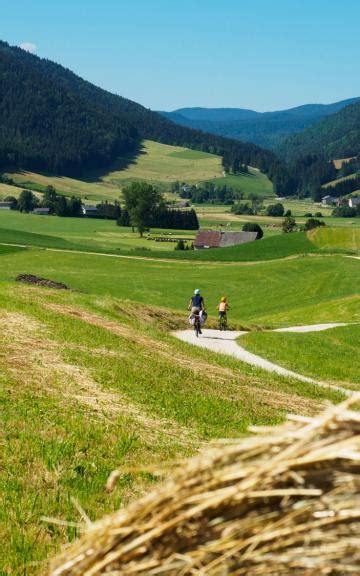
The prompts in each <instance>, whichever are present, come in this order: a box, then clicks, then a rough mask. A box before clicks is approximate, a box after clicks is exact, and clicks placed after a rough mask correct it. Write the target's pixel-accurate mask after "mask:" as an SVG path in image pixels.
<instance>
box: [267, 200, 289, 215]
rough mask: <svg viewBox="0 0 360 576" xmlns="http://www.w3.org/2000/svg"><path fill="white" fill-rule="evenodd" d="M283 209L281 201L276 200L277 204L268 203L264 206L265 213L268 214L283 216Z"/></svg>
mask: <svg viewBox="0 0 360 576" xmlns="http://www.w3.org/2000/svg"><path fill="white" fill-rule="evenodd" d="M284 211H285V210H284V206H283V204H281V202H278V203H277V204H270V205H269V206H268V207H267V208H266V214H267V215H268V216H284Z"/></svg>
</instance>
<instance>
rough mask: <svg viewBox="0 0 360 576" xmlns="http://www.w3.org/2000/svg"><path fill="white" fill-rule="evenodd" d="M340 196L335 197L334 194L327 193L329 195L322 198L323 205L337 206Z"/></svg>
mask: <svg viewBox="0 0 360 576" xmlns="http://www.w3.org/2000/svg"><path fill="white" fill-rule="evenodd" d="M338 201H339V200H338V198H334V197H333V196H330V195H327V196H323V198H322V199H321V205H322V206H335V204H337V203H338Z"/></svg>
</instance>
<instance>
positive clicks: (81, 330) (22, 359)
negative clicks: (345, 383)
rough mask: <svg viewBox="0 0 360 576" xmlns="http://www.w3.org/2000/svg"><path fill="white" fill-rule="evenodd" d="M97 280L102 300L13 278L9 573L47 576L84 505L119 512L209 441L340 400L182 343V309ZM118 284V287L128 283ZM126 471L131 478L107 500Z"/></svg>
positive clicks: (94, 287) (4, 313)
mask: <svg viewBox="0 0 360 576" xmlns="http://www.w3.org/2000/svg"><path fill="white" fill-rule="evenodd" d="M19 254H20V252H18V253H13V254H11V256H10V255H8V256H7V255H4V254H2V255H1V256H0V258H1V259H2V261H1V264H0V265H1V266H2V268H1V269H2V272H3V271H4V268H3V264H4V261H3V259H6V258H8V257H9V258H10V257H12V258H14V262H13V264H14V263H15V261H16V258H17V256H18V255H19ZM29 255H30V253H29V252H27V257H29ZM30 256H33V257H34V258H35V260H36V259H37V256H40V259H41V257H42V255H41V254H40V253H35V252H34V253H33V254H31V255H30ZM52 258H53V264H52V265H51V264H50V262H48V263H47V266H46V271H47V275H51V276H54V275H56V272H55V269H56V268H58V267H59V265H60V267H59V270H60V269H61V263H59V262H58V261H57V255H56V256H55V255H52ZM75 264H76V263H75V262H73V271H74V272H75V271H76V268H75V266H74V265H75ZM87 264H88V262H80V261H79V262H78V269H79V267H80V266H81V267H82V268H83V269H85V268H86V266H87ZM15 267H16V265H15ZM21 267H22V268H23V265H21ZM35 267H36V266H35ZM32 268H34V266H32ZM96 268H97V267H96ZM110 270H111V267H110ZM33 271H34V272H35V270H33ZM94 272H95V268H94V269H92V270H88V274H87V283H88V287H89V288H90V289H91V290H90V292H89V291H74V292H57V291H51V290H49V289H44V288H38V287H28V286H24V285H19V284H15V283H14V282H4V276H3V275H2V280H3V281H2V282H1V284H0V297H1V300H2V302H3V306H2V308H1V311H0V324H1V335H2V350H3V352H4V353H3V354H2V355H1V356H0V365H1V377H0V378H1V384H2V387H1V403H2V423H3V433H4V438H5V444H4V449H3V450H2V454H1V457H0V458H1V466H0V485H1V498H2V502H1V504H2V505H1V507H0V534H1V539H2V550H1V561H0V563H1V568H0V570H1V573H2V574H6V575H11V576H15V575H16V576H17V575H20V574H21V575H24V574H26V575H27V576H29V575H35V574H40V573H44V572H45V564H44V562H45V560H46V558H47V557H49V556H50V555H53V554H54V553H55V551H56V550H57V549H58V547H59V546H60V545H61V544H64V543H66V542H67V541H69V540H72V539H73V538H74V537H75V536H76V535H77V534H78V533H79V526H80V524H79V522H80V521H81V514H80V513H79V511H78V505H79V506H81V508H82V509H83V510H84V511H85V513H86V514H87V515H88V516H89V517H90V518H91V520H95V519H97V518H98V517H100V516H102V515H103V514H104V513H106V512H110V511H112V510H114V509H117V508H119V506H122V505H124V504H126V503H127V502H129V500H132V499H134V498H136V497H137V496H139V495H140V494H143V493H144V492H145V491H146V490H147V489H148V488H149V486H151V485H152V484H153V483H154V482H155V481H157V477H156V476H154V474H153V473H149V472H146V470H147V469H149V466H150V467H154V466H155V467H156V466H158V465H159V464H162V463H168V462H171V461H173V460H177V459H179V458H182V457H184V456H188V455H190V454H192V453H194V451H196V450H197V448H198V447H199V446H201V445H202V444H203V443H204V442H205V441H207V440H208V439H210V438H213V437H219V436H238V435H239V434H240V435H241V434H243V433H244V432H245V431H246V427H247V425H249V424H250V423H251V424H258V425H263V424H265V425H268V424H275V423H278V422H281V421H282V420H283V419H284V418H285V415H286V413H287V412H296V413H301V414H305V415H307V414H313V413H316V412H317V411H318V410H319V409H321V407H322V406H323V405H324V404H323V402H324V401H329V400H330V401H335V402H336V401H339V400H340V399H341V395H340V394H339V393H336V392H333V391H330V390H328V391H327V390H323V389H318V388H316V387H314V386H312V385H307V384H304V383H301V382H297V381H292V380H291V379H287V378H281V377H279V376H277V375H275V374H267V373H263V372H262V371H261V370H257V369H254V368H252V367H250V366H248V365H245V364H241V363H239V362H237V361H235V360H232V359H231V358H227V357H223V356H221V355H216V354H211V353H208V352H206V351H205V350H198V349H194V348H193V347H191V346H190V345H187V344H185V343H182V342H180V341H178V340H176V339H175V338H173V337H171V336H170V335H168V331H169V330H170V329H171V328H175V327H179V326H180V325H181V324H182V318H180V317H179V316H177V315H176V313H173V314H169V313H168V312H167V310H166V309H165V308H156V307H153V306H149V305H141V306H140V305H137V304H135V303H133V302H130V301H127V300H125V298H124V296H121V295H120V293H119V290H118V293H119V296H117V297H113V296H110V294H109V290H108V289H105V291H99V290H98V281H99V280H100V277H99V276H98V277H97V279H96V280H95V281H94V282H93V278H92V274H93V273H94ZM98 273H100V274H101V272H100V271H98ZM102 273H103V272H102ZM12 274H13V272H12V273H11V275H12ZM112 274H113V280H112V284H113V287H116V286H117V288H118V289H119V287H120V286H119V283H120V282H121V281H122V280H124V278H123V279H121V275H119V273H118V271H116V270H112ZM60 275H63V272H60ZM73 280H74V278H73ZM159 287H160V284H158V286H157V288H158V289H159ZM130 288H131V287H130ZM79 290H81V289H80V284H79ZM136 295H137V294H135V296H136ZM153 299H154V298H153V294H152V295H151V296H150V300H153ZM162 302H163V303H164V304H168V303H169V301H168V300H167V298H166V296H165V295H164V296H163V298H162ZM199 364H200V365H201V367H202V370H199V369H198V366H199ZM142 467H143V469H144V472H141V469H142ZM115 468H120V471H121V474H120V479H119V481H118V483H117V485H116V488H115V490H114V492H112V493H108V492H106V490H105V483H106V479H107V477H108V475H109V474H110V472H111V471H112V470H114V469H115ZM44 517H46V518H49V517H50V520H46V519H44ZM51 518H55V519H58V520H60V521H65V524H61V523H60V524H57V523H55V524H54V523H53V521H52V520H51Z"/></svg>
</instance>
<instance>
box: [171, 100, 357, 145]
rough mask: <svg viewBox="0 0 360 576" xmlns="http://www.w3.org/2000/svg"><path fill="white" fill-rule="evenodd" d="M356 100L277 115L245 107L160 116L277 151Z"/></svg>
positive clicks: (296, 109) (280, 112) (312, 106)
mask: <svg viewBox="0 0 360 576" xmlns="http://www.w3.org/2000/svg"><path fill="white" fill-rule="evenodd" d="M357 100H358V98H351V99H348V100H342V101H341V102H336V103H334V104H306V105H305V106H298V107H296V108H290V109H289V110H279V111H277V112H255V111H254V110H247V109H243V108H180V109H178V110H175V111H174V112H161V114H162V115H163V116H164V117H165V118H168V119H170V120H172V121H173V122H176V123H178V124H181V125H182V126H187V127H189V128H195V129H198V130H205V131H207V132H210V133H212V134H220V135H222V136H226V137H228V138H236V139H239V140H245V141H248V142H253V143H255V144H257V145H259V146H263V147H265V148H269V149H274V148H276V147H277V146H278V145H280V143H281V142H282V141H283V140H285V139H286V138H287V137H288V136H289V135H291V134H294V133H297V132H301V131H302V130H304V129H305V128H307V127H308V126H311V125H313V124H314V123H316V122H318V121H319V120H320V119H321V118H323V117H324V116H329V115H331V114H335V113H336V112H338V111H339V110H341V109H343V108H344V107H345V106H348V105H350V104H352V103H354V102H356V101H357Z"/></svg>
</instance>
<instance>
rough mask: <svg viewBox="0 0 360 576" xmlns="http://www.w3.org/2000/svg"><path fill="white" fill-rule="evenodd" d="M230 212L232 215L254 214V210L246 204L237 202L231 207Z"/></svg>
mask: <svg viewBox="0 0 360 576" xmlns="http://www.w3.org/2000/svg"><path fill="white" fill-rule="evenodd" d="M231 212H232V213H233V214H249V215H250V216H252V215H253V214H254V210H253V209H252V208H251V206H250V205H249V204H247V203H241V202H238V203H237V204H234V205H233V206H232V207H231Z"/></svg>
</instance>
